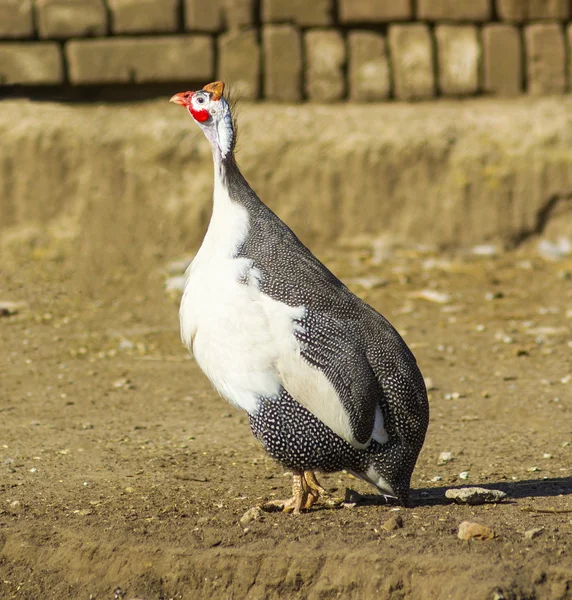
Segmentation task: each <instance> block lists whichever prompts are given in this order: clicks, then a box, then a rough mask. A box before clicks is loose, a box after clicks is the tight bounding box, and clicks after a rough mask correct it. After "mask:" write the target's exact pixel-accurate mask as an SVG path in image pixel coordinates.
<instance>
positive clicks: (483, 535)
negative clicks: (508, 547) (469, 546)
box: [457, 521, 495, 540]
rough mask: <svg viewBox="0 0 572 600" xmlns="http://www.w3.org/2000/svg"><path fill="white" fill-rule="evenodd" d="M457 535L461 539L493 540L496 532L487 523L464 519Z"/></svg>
mask: <svg viewBox="0 0 572 600" xmlns="http://www.w3.org/2000/svg"><path fill="white" fill-rule="evenodd" d="M457 537H458V538H459V539H460V540H492V539H493V538H494V537H495V532H494V531H493V530H492V529H491V528H490V527H487V526H486V525H481V524H480V523H471V521H463V522H462V523H461V524H460V525H459V533H458V534H457Z"/></svg>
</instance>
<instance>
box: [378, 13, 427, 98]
mask: <svg viewBox="0 0 572 600" xmlns="http://www.w3.org/2000/svg"><path fill="white" fill-rule="evenodd" d="M389 49H390V56H391V66H392V70H393V82H394V94H395V96H396V97H397V98H399V99H402V100H415V99H423V98H431V97H432V96H434V95H435V77H434V74H433V43H432V41H431V35H430V33H429V28H428V27H427V26H426V25H424V24H423V23H413V24H409V25H390V27H389Z"/></svg>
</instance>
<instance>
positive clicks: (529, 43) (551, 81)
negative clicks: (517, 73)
mask: <svg viewBox="0 0 572 600" xmlns="http://www.w3.org/2000/svg"><path fill="white" fill-rule="evenodd" d="M524 42H525V50H526V74H527V90H528V92H529V93H530V94H533V95H537V96H538V95H544V94H562V93H564V91H565V90H566V71H565V69H566V67H565V65H566V49H565V44H564V33H563V30H562V27H561V26H560V25H559V24H558V23H536V24H534V25H528V26H527V27H526V28H525V30H524Z"/></svg>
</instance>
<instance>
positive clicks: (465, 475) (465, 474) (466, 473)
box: [459, 471, 469, 479]
mask: <svg viewBox="0 0 572 600" xmlns="http://www.w3.org/2000/svg"><path fill="white" fill-rule="evenodd" d="M459 479H469V471H461V472H460V473H459Z"/></svg>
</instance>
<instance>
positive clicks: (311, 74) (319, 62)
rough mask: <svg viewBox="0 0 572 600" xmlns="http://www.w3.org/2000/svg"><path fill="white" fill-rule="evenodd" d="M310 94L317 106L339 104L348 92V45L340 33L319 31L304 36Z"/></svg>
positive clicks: (307, 85)
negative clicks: (345, 72) (330, 103)
mask: <svg viewBox="0 0 572 600" xmlns="http://www.w3.org/2000/svg"><path fill="white" fill-rule="evenodd" d="M304 48H305V51H306V70H305V76H306V82H305V89H306V94H307V96H308V98H309V99H310V100H315V101H317V102H335V101H337V100H341V99H342V98H343V97H344V94H345V91H346V84H345V77H344V66H345V64H346V44H345V42H344V38H343V36H342V34H341V32H340V31H338V30H336V29H331V30H325V29H316V30H311V31H308V32H306V34H305V35H304Z"/></svg>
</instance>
